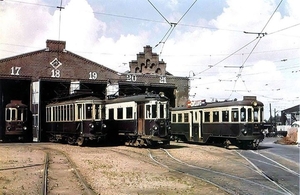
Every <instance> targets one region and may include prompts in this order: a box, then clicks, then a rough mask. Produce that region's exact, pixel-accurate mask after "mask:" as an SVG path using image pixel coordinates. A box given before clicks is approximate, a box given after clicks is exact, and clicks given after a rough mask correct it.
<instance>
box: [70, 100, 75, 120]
mask: <svg viewBox="0 0 300 195" xmlns="http://www.w3.org/2000/svg"><path fill="white" fill-rule="evenodd" d="M74 112H75V111H74V104H71V105H70V118H71V120H72V121H73V120H74V117H75V116H74Z"/></svg>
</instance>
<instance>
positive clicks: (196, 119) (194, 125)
mask: <svg viewBox="0 0 300 195" xmlns="http://www.w3.org/2000/svg"><path fill="white" fill-rule="evenodd" d="M190 116H191V117H190V119H191V120H190V128H191V131H192V132H191V136H192V141H195V142H198V141H200V139H201V137H202V133H201V112H198V111H196V110H193V111H191V112H190Z"/></svg>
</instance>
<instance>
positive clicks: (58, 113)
mask: <svg viewBox="0 0 300 195" xmlns="http://www.w3.org/2000/svg"><path fill="white" fill-rule="evenodd" d="M56 108H57V121H60V117H61V113H60V111H61V109H60V106H57V107H56Z"/></svg>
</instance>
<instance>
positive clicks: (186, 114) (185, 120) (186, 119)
mask: <svg viewBox="0 0 300 195" xmlns="http://www.w3.org/2000/svg"><path fill="white" fill-rule="evenodd" d="M183 117H184V122H185V123H187V122H189V113H184V114H183Z"/></svg>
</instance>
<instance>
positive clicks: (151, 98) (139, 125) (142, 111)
mask: <svg viewBox="0 0 300 195" xmlns="http://www.w3.org/2000/svg"><path fill="white" fill-rule="evenodd" d="M105 112H106V117H105V123H106V125H107V126H108V128H109V129H111V130H109V131H113V130H114V129H117V133H118V135H117V136H118V139H119V140H120V141H121V142H122V143H125V145H130V146H138V147H139V146H141V147H143V146H147V147H154V146H158V145H160V146H165V145H169V144H170V123H169V99H168V98H167V97H166V96H164V94H163V93H160V94H153V93H147V94H140V95H133V96H127V97H118V98H115V99H110V100H107V101H106V105H105Z"/></svg>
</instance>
